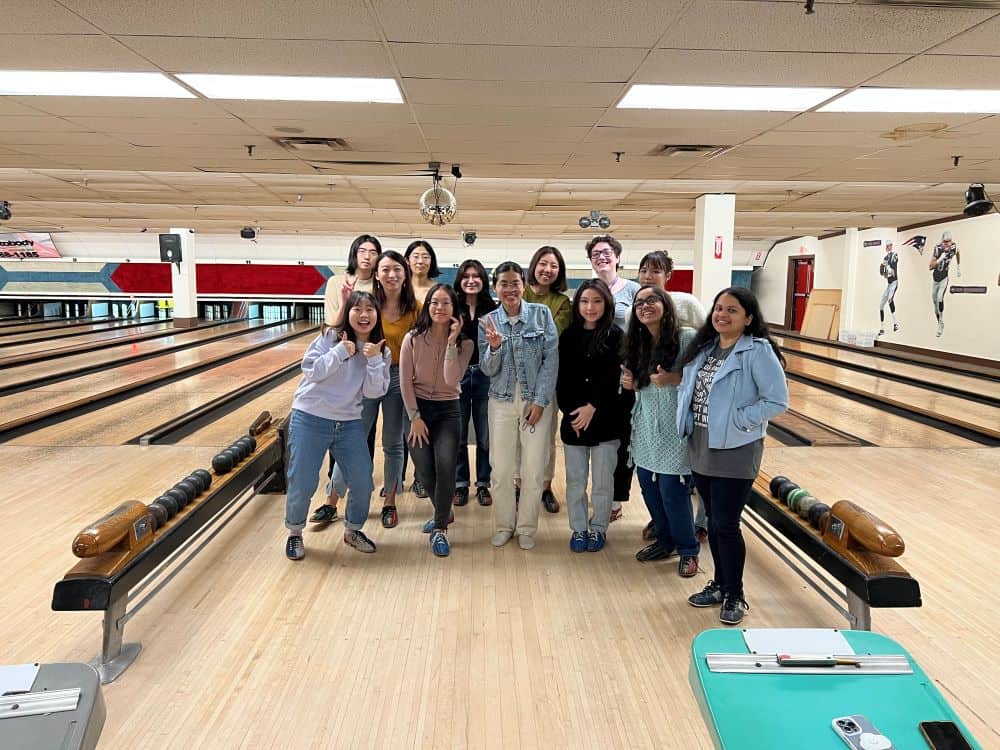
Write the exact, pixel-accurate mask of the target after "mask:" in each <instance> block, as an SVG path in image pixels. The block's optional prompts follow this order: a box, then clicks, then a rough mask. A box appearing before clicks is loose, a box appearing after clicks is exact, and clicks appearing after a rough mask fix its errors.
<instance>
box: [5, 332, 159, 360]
mask: <svg viewBox="0 0 1000 750" xmlns="http://www.w3.org/2000/svg"><path fill="white" fill-rule="evenodd" d="M173 330H174V324H173V322H171V321H163V322H160V323H155V324H152V325H149V326H145V327H143V328H116V329H109V330H105V331H95V332H94V333H87V334H84V335H82V336H75V337H70V338H63V339H55V340H46V341H31V342H28V343H24V344H14V345H11V346H5V347H4V348H3V349H0V367H3V366H5V365H8V364H10V363H11V362H12V361H13V360H15V358H18V357H24V356H26V355H41V354H50V355H53V356H57V355H60V354H67V353H72V352H73V351H74V350H76V349H79V348H81V347H86V346H88V345H92V344H102V343H110V342H112V341H117V342H120V343H130V342H132V341H141V340H143V339H145V338H152V337H155V336H162V335H165V334H168V333H170V332H171V331H173Z"/></svg>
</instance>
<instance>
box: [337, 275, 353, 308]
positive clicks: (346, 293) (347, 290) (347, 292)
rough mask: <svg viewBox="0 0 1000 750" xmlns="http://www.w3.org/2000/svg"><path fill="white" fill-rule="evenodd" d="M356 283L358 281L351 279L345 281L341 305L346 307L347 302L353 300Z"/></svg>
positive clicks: (341, 291) (342, 287) (341, 290)
mask: <svg viewBox="0 0 1000 750" xmlns="http://www.w3.org/2000/svg"><path fill="white" fill-rule="evenodd" d="M356 282H357V279H355V280H354V281H351V280H350V278H346V279H344V284H343V286H341V287H340V301H341V304H344V305H346V304H347V300H349V299H350V298H351V295H352V294H354V284H355V283H356Z"/></svg>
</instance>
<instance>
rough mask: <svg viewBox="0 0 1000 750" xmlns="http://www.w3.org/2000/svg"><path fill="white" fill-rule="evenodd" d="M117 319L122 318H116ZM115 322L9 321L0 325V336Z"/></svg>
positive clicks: (97, 319) (73, 320)
mask: <svg viewBox="0 0 1000 750" xmlns="http://www.w3.org/2000/svg"><path fill="white" fill-rule="evenodd" d="M117 320H119V321H120V320H122V319H121V318H118V319H117ZM108 322H115V319H112V318H68V319H67V318H46V319H42V318H39V319H37V320H19V321H10V322H7V323H4V324H3V325H0V336H6V335H7V334H8V333H12V334H13V333H21V332H30V331H57V330H60V329H64V328H66V329H68V328H74V327H76V326H88V325H96V324H100V323H108Z"/></svg>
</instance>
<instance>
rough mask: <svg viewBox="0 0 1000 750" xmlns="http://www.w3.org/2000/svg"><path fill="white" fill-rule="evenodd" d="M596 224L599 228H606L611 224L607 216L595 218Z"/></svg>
mask: <svg viewBox="0 0 1000 750" xmlns="http://www.w3.org/2000/svg"><path fill="white" fill-rule="evenodd" d="M597 226H599V227H600V228H601V229H607V228H608V227H610V226H611V219H609V218H608V217H607V216H602V217H601V218H599V219H598V220H597Z"/></svg>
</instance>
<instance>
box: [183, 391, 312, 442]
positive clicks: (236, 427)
mask: <svg viewBox="0 0 1000 750" xmlns="http://www.w3.org/2000/svg"><path fill="white" fill-rule="evenodd" d="M299 379H300V378H299V375H296V376H295V377H293V378H291V379H290V380H288V381H286V382H284V383H281V384H280V385H276V386H274V387H273V388H271V389H270V390H269V391H268V392H267V393H264V394H262V395H260V396H258V397H257V398H255V399H254V400H253V401H250V402H249V403H247V404H244V405H243V406H241V407H240V408H239V409H234V410H233V411H232V412H230V413H229V414H226V415H223V416H221V417H219V418H218V419H215V420H213V421H212V422H211V423H210V424H207V425H205V426H204V427H202V428H201V429H200V430H197V431H196V432H192V433H191V434H190V435H188V436H186V437H185V438H183V439H182V440H180V441H179V442H178V445H187V446H197V445H208V446H215V447H219V448H222V447H225V446H227V445H229V444H230V443H231V442H232V441H233V437H232V436H233V435H240V434H243V433H245V432H246V430H247V426H248V425H249V424H250V423H251V422H252V421H253V420H254V417H256V416H257V415H258V414H260V413H261V412H263V411H269V412H271V415H272V416H273V417H275V418H281V417H285V416H286V415H287V414H288V413H289V412H290V411H291V410H292V399H293V398H294V396H295V389H296V388H298V386H299Z"/></svg>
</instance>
